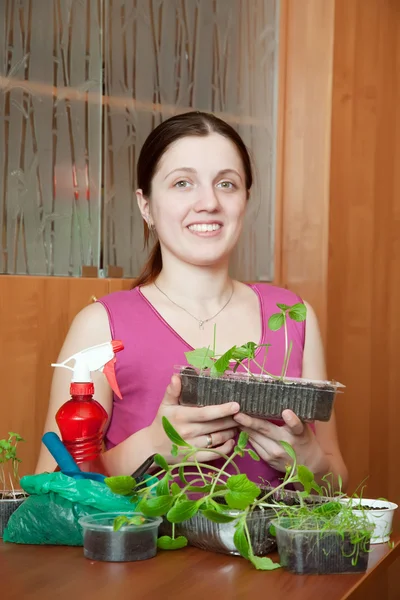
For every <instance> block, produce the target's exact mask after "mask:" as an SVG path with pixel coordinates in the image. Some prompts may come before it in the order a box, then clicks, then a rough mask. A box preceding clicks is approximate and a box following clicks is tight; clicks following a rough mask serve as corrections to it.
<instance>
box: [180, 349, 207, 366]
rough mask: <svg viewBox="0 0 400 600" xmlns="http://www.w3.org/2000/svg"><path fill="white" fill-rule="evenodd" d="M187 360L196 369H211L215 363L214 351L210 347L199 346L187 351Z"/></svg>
mask: <svg viewBox="0 0 400 600" xmlns="http://www.w3.org/2000/svg"><path fill="white" fill-rule="evenodd" d="M185 356H186V360H187V361H188V363H189V365H191V366H192V367H195V368H196V369H210V368H211V367H212V366H213V365H214V361H213V360H212V358H213V356H214V352H213V351H212V350H210V348H197V349H196V350H191V351H190V352H185Z"/></svg>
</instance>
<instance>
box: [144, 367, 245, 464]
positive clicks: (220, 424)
mask: <svg viewBox="0 0 400 600" xmlns="http://www.w3.org/2000/svg"><path fill="white" fill-rule="evenodd" d="M180 394H181V379H180V377H179V376H178V375H173V376H172V378H171V382H170V384H169V385H168V387H167V389H166V392H165V395H164V398H163V400H162V402H161V404H160V407H159V409H158V413H157V415H156V418H155V419H154V421H153V423H152V424H151V425H150V426H149V427H148V428H147V432H148V434H149V435H150V438H151V445H152V447H153V448H154V452H157V453H159V454H162V455H163V456H164V457H165V459H166V460H167V462H168V463H170V464H173V463H176V462H179V460H180V459H179V457H174V456H172V455H171V448H172V442H171V440H169V439H168V437H167V435H166V433H165V431H164V428H163V426H162V417H166V418H167V419H168V421H170V423H171V425H173V427H174V428H175V429H176V430H177V432H178V433H179V435H180V436H181V437H182V438H183V439H184V440H185V441H187V442H188V443H189V444H191V445H193V446H196V447H198V448H204V452H199V453H198V454H197V460H198V461H199V462H209V461H212V460H216V459H217V458H219V456H218V454H216V453H214V452H210V450H207V444H208V442H209V441H210V436H211V440H212V447H213V448H215V450H218V452H222V453H224V454H230V452H231V451H232V450H233V448H234V446H235V440H234V437H235V435H236V433H237V423H235V421H234V420H233V416H234V415H236V414H237V413H238V412H239V410H240V406H239V404H238V403H237V402H229V403H227V404H218V405H215V406H202V407H191V406H181V405H180V404H179V396H180Z"/></svg>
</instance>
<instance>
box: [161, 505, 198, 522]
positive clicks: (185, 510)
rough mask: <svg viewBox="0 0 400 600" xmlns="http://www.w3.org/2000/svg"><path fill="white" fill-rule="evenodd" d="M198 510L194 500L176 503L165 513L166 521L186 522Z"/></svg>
mask: <svg viewBox="0 0 400 600" xmlns="http://www.w3.org/2000/svg"><path fill="white" fill-rule="evenodd" d="M198 510H199V505H198V503H197V502H195V501H194V500H184V501H183V502H178V503H177V504H175V506H173V507H172V508H171V509H170V510H169V511H168V513H167V519H168V521H169V522H170V523H182V521H187V519H190V518H191V517H194V515H195V514H196V513H197V511H198Z"/></svg>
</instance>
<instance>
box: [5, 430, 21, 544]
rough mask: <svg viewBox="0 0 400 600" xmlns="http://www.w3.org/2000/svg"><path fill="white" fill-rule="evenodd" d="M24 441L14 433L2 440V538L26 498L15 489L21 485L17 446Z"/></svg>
mask: <svg viewBox="0 0 400 600" xmlns="http://www.w3.org/2000/svg"><path fill="white" fill-rule="evenodd" d="M23 441H24V440H23V439H22V437H21V436H20V435H19V434H18V433H14V432H13V431H10V432H9V433H8V438H4V439H2V440H0V538H2V537H3V532H4V530H5V528H6V526H7V523H8V520H9V518H10V517H11V515H12V513H13V512H14V511H16V510H17V508H18V507H19V506H20V505H21V504H22V502H23V501H24V500H25V498H26V493H25V492H23V491H22V490H20V489H15V486H16V485H18V484H19V475H18V467H19V463H20V462H21V459H20V458H19V457H18V455H17V445H18V442H23Z"/></svg>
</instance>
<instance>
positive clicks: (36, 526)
mask: <svg viewBox="0 0 400 600" xmlns="http://www.w3.org/2000/svg"><path fill="white" fill-rule="evenodd" d="M21 487H22V488H23V489H24V490H25V491H26V492H27V493H28V494H29V496H28V498H27V499H26V500H25V501H24V502H23V503H22V504H21V506H20V507H19V508H18V509H17V510H16V511H15V512H14V513H13V514H12V515H11V517H10V519H9V521H8V524H7V527H6V529H5V531H4V534H3V541H4V542H13V543H15V544H53V545H59V546H60V545H61V546H82V545H83V532H82V528H81V526H80V525H79V523H78V520H79V519H80V518H81V517H83V516H86V515H91V514H94V513H101V512H114V511H122V512H132V511H133V510H135V507H136V505H135V504H134V503H132V502H130V500H129V498H127V497H125V496H118V495H117V494H114V493H113V492H112V491H111V490H110V489H109V488H108V487H107V486H106V484H105V483H101V482H99V481H93V480H91V479H74V478H73V477H69V476H67V475H64V474H63V473H60V472H56V473H41V474H39V475H27V476H25V477H22V479H21Z"/></svg>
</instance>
